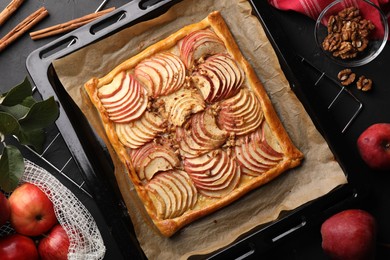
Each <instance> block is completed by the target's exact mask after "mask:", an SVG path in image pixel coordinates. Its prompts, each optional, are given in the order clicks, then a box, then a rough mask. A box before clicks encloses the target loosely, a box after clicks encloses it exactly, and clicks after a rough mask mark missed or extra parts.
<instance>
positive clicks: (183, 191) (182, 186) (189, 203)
mask: <svg viewBox="0 0 390 260" xmlns="http://www.w3.org/2000/svg"><path fill="white" fill-rule="evenodd" d="M145 188H146V190H147V191H148V194H149V196H150V198H151V200H152V202H153V204H154V206H155V209H156V213H157V216H158V217H159V218H161V219H168V218H176V217H179V216H181V215H182V214H183V213H184V212H186V211H188V210H190V209H192V208H193V207H194V206H195V204H196V202H197V199H198V195H197V190H196V188H195V186H194V184H193V183H192V181H191V179H190V178H189V176H188V174H187V173H186V172H184V171H180V170H176V171H167V172H162V173H160V174H158V175H156V177H155V178H154V179H153V180H151V181H150V182H149V183H147V184H146V186H145Z"/></svg>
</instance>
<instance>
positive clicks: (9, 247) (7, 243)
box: [0, 234, 38, 260]
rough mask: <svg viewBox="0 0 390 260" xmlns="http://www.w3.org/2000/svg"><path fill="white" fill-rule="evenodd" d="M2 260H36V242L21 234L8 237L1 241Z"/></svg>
mask: <svg viewBox="0 0 390 260" xmlns="http://www.w3.org/2000/svg"><path fill="white" fill-rule="evenodd" d="M0 259H1V260H15V259H18V260H36V259H38V250H37V248H36V246H35V243H34V241H33V240H32V239H31V238H29V237H26V236H23V235H20V234H13V235H8V236H6V237H3V238H1V239H0Z"/></svg>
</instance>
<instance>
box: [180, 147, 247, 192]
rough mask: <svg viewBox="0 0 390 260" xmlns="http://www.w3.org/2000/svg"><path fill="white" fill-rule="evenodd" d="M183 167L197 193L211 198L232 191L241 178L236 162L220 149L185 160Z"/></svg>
mask: <svg viewBox="0 0 390 260" xmlns="http://www.w3.org/2000/svg"><path fill="white" fill-rule="evenodd" d="M183 165H184V169H185V170H186V172H187V173H188V174H189V176H190V177H191V179H192V180H193V181H194V184H195V186H196V188H197V189H198V190H199V192H200V193H201V194H203V195H205V196H208V197H213V198H221V197H223V196H225V195H226V194H228V193H230V192H231V191H233V190H234V188H235V187H236V186H237V185H238V183H239V180H240V176H241V170H240V168H239V167H238V165H237V162H236V161H235V160H234V158H232V157H230V156H229V155H228V153H227V152H226V151H224V150H221V149H218V150H214V151H211V152H209V153H208V154H204V155H202V156H200V157H198V158H186V159H185V160H184V162H183Z"/></svg>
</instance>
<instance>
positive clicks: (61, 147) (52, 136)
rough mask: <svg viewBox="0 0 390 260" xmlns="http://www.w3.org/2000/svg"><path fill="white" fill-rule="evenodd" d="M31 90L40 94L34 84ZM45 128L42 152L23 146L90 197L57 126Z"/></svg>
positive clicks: (34, 93) (35, 93)
mask: <svg viewBox="0 0 390 260" xmlns="http://www.w3.org/2000/svg"><path fill="white" fill-rule="evenodd" d="M32 91H33V95H39V96H40V94H39V91H38V90H37V87H36V86H34V87H33V89H32ZM46 130H47V132H46V142H45V147H44V149H43V152H42V153H38V152H37V151H35V150H34V149H32V148H31V147H29V146H25V147H26V149H28V150H29V151H30V152H31V153H32V154H34V155H35V156H37V157H39V158H40V159H41V160H42V161H44V162H45V163H46V164H48V165H50V166H51V167H52V168H53V169H54V170H55V171H57V172H58V173H59V174H61V175H62V176H63V177H64V178H66V179H67V180H68V181H69V182H71V183H72V184H74V185H75V186H76V187H77V188H79V189H80V190H81V191H82V192H83V193H85V194H86V195H87V196H89V197H90V198H92V195H91V194H90V192H89V191H88V188H87V187H86V183H85V181H84V179H83V177H82V176H81V173H79V172H75V171H74V169H75V168H76V169H78V167H77V165H76V162H75V160H74V158H73V156H72V154H71V152H70V151H69V149H68V147H67V145H66V142H65V140H64V138H63V137H62V135H61V133H60V131H59V129H58V127H57V126H55V125H54V126H52V127H50V128H47V129H46Z"/></svg>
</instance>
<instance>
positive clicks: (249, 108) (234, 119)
mask: <svg viewBox="0 0 390 260" xmlns="http://www.w3.org/2000/svg"><path fill="white" fill-rule="evenodd" d="M242 100H245V101H246V102H243V101H242ZM219 108H220V112H219V116H218V119H217V123H218V126H219V127H220V128H222V129H224V130H226V131H228V132H232V133H235V134H236V135H237V136H242V135H245V134H248V133H250V132H253V131H254V130H256V129H257V128H258V127H259V126H260V124H261V122H262V121H263V117H264V115H263V111H262V108H261V104H260V102H259V100H258V99H257V97H256V95H255V94H254V93H253V92H252V91H250V90H249V89H246V88H244V89H242V90H241V91H240V92H239V93H238V94H237V95H236V96H234V97H232V98H230V99H227V100H224V101H222V102H221V103H220V104H219Z"/></svg>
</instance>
